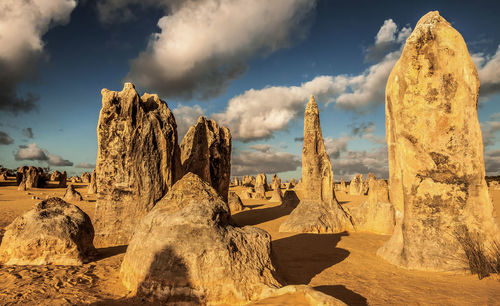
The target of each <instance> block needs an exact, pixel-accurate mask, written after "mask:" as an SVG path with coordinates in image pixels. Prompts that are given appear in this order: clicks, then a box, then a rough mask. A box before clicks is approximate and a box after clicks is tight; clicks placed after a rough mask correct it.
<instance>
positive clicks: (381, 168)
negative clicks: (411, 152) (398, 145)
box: [332, 146, 389, 179]
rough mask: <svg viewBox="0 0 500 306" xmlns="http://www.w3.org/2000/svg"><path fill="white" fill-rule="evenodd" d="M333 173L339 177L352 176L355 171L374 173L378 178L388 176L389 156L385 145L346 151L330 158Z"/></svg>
mask: <svg viewBox="0 0 500 306" xmlns="http://www.w3.org/2000/svg"><path fill="white" fill-rule="evenodd" d="M332 167H333V173H334V174H335V177H336V178H337V179H340V177H344V178H346V177H347V178H352V177H353V176H354V175H356V174H357V173H361V174H363V175H366V174H368V173H370V172H372V173H374V174H375V176H376V177H378V178H388V177H389V158H388V153H387V146H381V147H379V148H376V149H372V150H368V151H367V150H363V151H346V152H345V153H342V154H340V157H338V158H335V159H333V160H332Z"/></svg>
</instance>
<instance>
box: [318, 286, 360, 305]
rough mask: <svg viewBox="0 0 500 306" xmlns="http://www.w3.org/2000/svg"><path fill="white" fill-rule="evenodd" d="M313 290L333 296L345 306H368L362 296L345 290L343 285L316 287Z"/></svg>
mask: <svg viewBox="0 0 500 306" xmlns="http://www.w3.org/2000/svg"><path fill="white" fill-rule="evenodd" d="M314 289H315V290H318V291H321V292H323V293H325V294H328V295H330V296H333V297H334V298H336V299H338V300H341V301H342V302H344V303H346V304H347V305H368V300H367V299H366V298H365V297H364V296H362V295H360V294H358V293H356V292H354V291H352V290H349V289H347V288H346V287H345V286H343V285H325V286H316V287H314Z"/></svg>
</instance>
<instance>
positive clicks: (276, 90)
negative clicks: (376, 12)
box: [213, 20, 411, 142]
mask: <svg viewBox="0 0 500 306" xmlns="http://www.w3.org/2000/svg"><path fill="white" fill-rule="evenodd" d="M393 24H394V22H393V21H392V20H390V21H388V20H386V21H385V22H384V25H382V27H381V29H380V31H379V34H377V36H376V38H375V45H377V44H381V43H383V42H387V41H391V42H393V43H395V44H398V48H399V49H398V50H396V51H393V52H390V53H388V54H386V55H385V56H384V57H383V59H382V60H381V61H380V62H378V63H376V64H373V65H371V66H370V67H369V68H367V69H366V70H365V71H364V72H362V73H361V74H359V75H337V76H329V75H323V76H317V77H315V78H314V79H313V80H311V81H309V82H305V83H302V84H301V85H300V86H290V87H285V86H269V87H266V88H263V89H260V90H256V89H250V90H247V91H245V92H244V93H243V94H241V95H239V96H236V97H234V98H232V99H231V100H230V101H229V103H228V106H227V108H226V110H225V111H224V112H223V113H217V114H214V115H213V117H214V118H215V119H216V120H218V121H220V122H222V123H223V124H225V125H227V126H229V127H230V128H231V131H232V134H233V136H234V138H235V139H239V140H243V141H251V140H256V139H265V138H270V137H272V135H273V133H274V132H276V131H280V130H283V129H286V128H287V127H288V124H289V122H290V121H292V120H293V119H295V118H297V117H299V116H300V115H301V114H302V113H303V111H304V106H305V104H306V103H307V101H308V99H309V97H310V96H311V95H314V96H315V97H316V101H318V102H321V103H324V104H326V105H328V104H329V103H333V102H334V103H335V104H336V105H337V106H338V107H341V108H344V109H348V110H352V111H356V112H360V113H363V112H365V111H366V110H367V109H370V108H373V107H375V106H377V105H380V104H382V103H383V102H384V91H385V85H386V82H387V78H388V77H389V74H390V72H391V70H392V68H393V66H394V64H395V63H396V61H397V60H398V58H399V56H400V55H401V44H402V43H403V42H404V41H405V39H406V38H407V37H408V35H409V34H410V32H411V29H410V28H403V29H401V30H398V29H397V26H395V24H394V25H393ZM372 136H373V135H372ZM368 137H369V136H368ZM372 139H373V140H374V141H375V140H376V141H377V142H382V140H381V139H379V138H375V137H372Z"/></svg>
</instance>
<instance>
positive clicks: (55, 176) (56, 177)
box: [50, 170, 62, 182]
mask: <svg viewBox="0 0 500 306" xmlns="http://www.w3.org/2000/svg"><path fill="white" fill-rule="evenodd" d="M61 174H62V173H61V171H58V170H54V171H52V173H51V174H50V180H51V181H53V182H56V181H59V178H60V177H61Z"/></svg>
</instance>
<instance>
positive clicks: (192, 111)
mask: <svg viewBox="0 0 500 306" xmlns="http://www.w3.org/2000/svg"><path fill="white" fill-rule="evenodd" d="M172 112H173V113H174V116H175V122H176V123H177V134H178V135H179V140H182V138H183V137H184V135H186V133H187V131H188V130H189V128H190V127H191V126H193V125H195V124H196V122H197V121H198V118H199V117H200V116H203V114H204V113H205V110H204V109H203V108H201V106H199V105H194V106H187V105H179V106H178V107H177V108H175V109H173V110H172Z"/></svg>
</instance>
